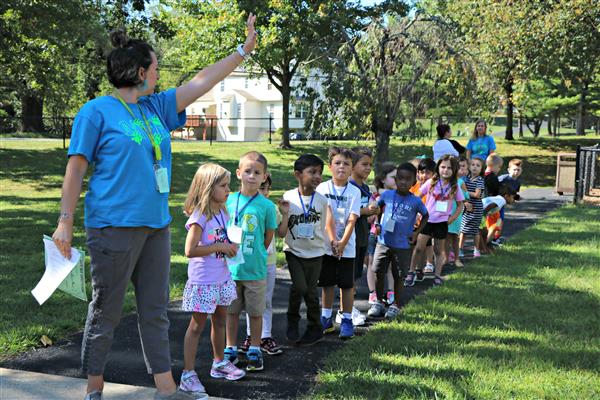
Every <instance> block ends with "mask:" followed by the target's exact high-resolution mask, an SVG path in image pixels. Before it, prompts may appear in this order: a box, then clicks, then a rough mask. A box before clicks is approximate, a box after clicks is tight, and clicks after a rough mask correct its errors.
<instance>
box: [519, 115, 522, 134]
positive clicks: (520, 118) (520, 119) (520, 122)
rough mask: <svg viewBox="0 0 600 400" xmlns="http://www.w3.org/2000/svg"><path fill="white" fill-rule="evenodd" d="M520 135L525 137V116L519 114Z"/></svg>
mask: <svg viewBox="0 0 600 400" xmlns="http://www.w3.org/2000/svg"><path fill="white" fill-rule="evenodd" d="M519 137H520V138H522V137H523V116H522V115H521V114H519Z"/></svg>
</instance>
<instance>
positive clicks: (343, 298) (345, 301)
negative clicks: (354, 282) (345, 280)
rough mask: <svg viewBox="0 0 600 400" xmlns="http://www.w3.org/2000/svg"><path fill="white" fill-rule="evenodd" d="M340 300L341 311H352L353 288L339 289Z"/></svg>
mask: <svg viewBox="0 0 600 400" xmlns="http://www.w3.org/2000/svg"><path fill="white" fill-rule="evenodd" d="M340 302H341V303H342V312H343V313H352V306H353V305H354V288H350V289H340Z"/></svg>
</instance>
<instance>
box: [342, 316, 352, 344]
mask: <svg viewBox="0 0 600 400" xmlns="http://www.w3.org/2000/svg"><path fill="white" fill-rule="evenodd" d="M353 336H354V325H353V324H352V319H350V318H342V323H341V324H340V339H344V340H345V339H350V338H351V337H353Z"/></svg>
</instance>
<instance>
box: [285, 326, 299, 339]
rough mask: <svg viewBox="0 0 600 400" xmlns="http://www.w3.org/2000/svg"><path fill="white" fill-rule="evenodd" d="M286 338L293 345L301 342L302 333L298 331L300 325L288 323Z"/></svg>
mask: <svg viewBox="0 0 600 400" xmlns="http://www.w3.org/2000/svg"><path fill="white" fill-rule="evenodd" d="M285 337H286V339H287V340H288V341H290V342H292V343H296V342H297V341H298V340H300V331H299V330H298V324H290V323H288V328H287V332H286V334H285Z"/></svg>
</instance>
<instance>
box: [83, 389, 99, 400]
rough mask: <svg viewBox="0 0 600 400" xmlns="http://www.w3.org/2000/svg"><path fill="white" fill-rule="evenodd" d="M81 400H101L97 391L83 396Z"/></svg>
mask: <svg viewBox="0 0 600 400" xmlns="http://www.w3.org/2000/svg"><path fill="white" fill-rule="evenodd" d="M83 400H102V392H101V391H99V390H94V391H93V392H90V393H88V394H86V395H85V398H84V399H83Z"/></svg>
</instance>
